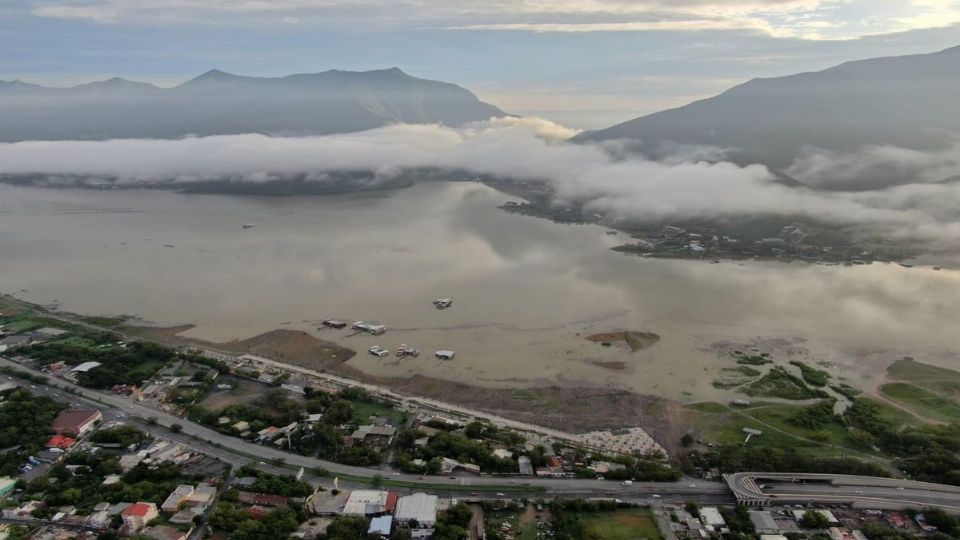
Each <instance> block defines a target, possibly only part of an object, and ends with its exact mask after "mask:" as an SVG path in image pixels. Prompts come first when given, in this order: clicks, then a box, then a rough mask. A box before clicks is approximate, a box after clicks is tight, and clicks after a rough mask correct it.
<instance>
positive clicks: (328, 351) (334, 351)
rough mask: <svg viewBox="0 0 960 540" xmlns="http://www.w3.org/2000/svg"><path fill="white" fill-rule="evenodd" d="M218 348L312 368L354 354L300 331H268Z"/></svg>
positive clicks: (322, 368)
mask: <svg viewBox="0 0 960 540" xmlns="http://www.w3.org/2000/svg"><path fill="white" fill-rule="evenodd" d="M219 348H223V349H226V350H230V351H235V352H242V353H251V354H257V355H260V356H266V357H267V358H272V359H274V360H280V361H282V362H287V363H290V364H294V365H296V366H300V367H305V368H307V369H313V370H316V371H325V370H329V369H332V368H334V367H336V366H339V365H340V364H342V363H344V362H346V361H347V360H349V359H351V358H353V356H354V355H355V354H356V353H355V352H354V351H353V350H351V349H347V348H346V347H341V346H340V345H337V344H336V343H331V342H329V341H324V340H322V339H317V338H315V337H313V336H311V335H310V334H308V333H306V332H303V331H300V330H271V331H270V332H266V333H263V334H260V335H259V336H254V337H252V338H250V339H244V340H242V341H232V342H230V343H223V344H221V345H219Z"/></svg>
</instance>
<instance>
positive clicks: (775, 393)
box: [743, 367, 826, 400]
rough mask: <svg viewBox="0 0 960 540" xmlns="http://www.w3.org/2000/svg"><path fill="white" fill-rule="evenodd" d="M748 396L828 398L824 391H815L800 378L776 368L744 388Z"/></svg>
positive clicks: (799, 398) (796, 398)
mask: <svg viewBox="0 0 960 540" xmlns="http://www.w3.org/2000/svg"><path fill="white" fill-rule="evenodd" d="M743 393H745V394H747V395H748V396H761V397H776V398H782V399H794V400H803V399H812V398H817V397H826V394H825V393H824V392H823V391H822V390H814V389H812V388H810V387H809V386H807V385H806V383H804V382H803V380H801V379H800V378H799V377H795V376H793V375H791V374H790V373H788V372H787V371H786V370H785V369H783V368H780V367H775V368H773V369H771V370H770V371H769V372H768V373H767V374H766V375H764V376H763V377H761V378H760V379H759V380H757V381H755V382H752V383H750V384H749V385H747V386H745V387H744V388H743Z"/></svg>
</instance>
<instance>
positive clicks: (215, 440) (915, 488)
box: [0, 357, 960, 513]
mask: <svg viewBox="0 0 960 540" xmlns="http://www.w3.org/2000/svg"><path fill="white" fill-rule="evenodd" d="M0 365H6V366H10V367H15V368H17V369H21V370H26V371H31V372H34V373H36V374H40V375H45V374H43V373H41V372H39V371H36V370H32V369H30V368H27V367H25V366H23V365H21V364H17V363H16V362H13V361H11V360H9V359H6V358H3V357H0ZM50 383H51V384H50V385H48V386H44V385H36V386H34V387H33V388H32V390H33V391H34V392H38V393H43V394H49V395H52V396H53V397H55V398H58V399H61V400H65V401H70V402H73V403H80V404H82V405H83V406H95V407H97V408H99V409H100V410H101V411H103V413H104V417H105V418H106V419H108V420H120V421H127V422H131V423H138V424H140V426H141V427H142V428H143V429H145V430H147V431H150V432H152V433H153V434H154V435H158V436H162V437H165V438H168V439H172V440H175V441H177V442H181V443H183V444H185V445H187V446H189V447H191V448H194V449H195V450H197V451H200V452H203V453H205V454H209V455H211V456H215V457H218V458H220V459H222V460H224V461H226V462H228V463H231V464H234V465H242V464H245V463H250V462H251V461H255V462H256V461H259V464H258V466H259V467H260V468H262V469H264V470H268V471H271V472H275V473H289V469H286V468H283V467H278V466H276V465H272V464H271V463H270V462H272V461H273V460H275V459H278V458H279V459H283V460H284V461H285V462H286V463H287V464H288V465H292V466H294V467H304V468H305V469H306V470H307V471H310V470H311V469H314V468H318V467H319V468H323V469H326V470H327V471H329V472H330V473H331V474H332V475H336V476H346V477H348V478H347V482H344V484H345V485H347V486H349V485H351V484H352V482H349V477H351V476H353V477H360V478H371V477H373V476H374V475H381V476H383V477H384V478H386V479H388V480H399V481H404V482H410V483H412V484H413V485H412V486H411V487H410V488H399V489H397V490H398V491H406V490H407V489H410V490H415V489H423V490H428V491H434V492H443V493H444V494H448V495H452V496H459V497H464V498H467V497H471V496H474V494H475V492H474V491H473V490H474V489H476V488H477V487H480V486H486V487H487V489H490V488H489V486H497V489H499V490H500V492H502V493H503V495H502V497H504V498H508V497H510V496H511V495H520V494H527V495H529V493H525V492H528V491H529V490H530V487H538V488H542V489H543V490H544V491H543V492H542V493H541V494H540V495H538V496H545V497H551V496H558V497H584V498H591V497H606V498H617V499H621V500H625V501H630V502H658V501H659V502H683V501H687V500H696V501H699V502H701V503H705V504H725V503H733V502H736V501H738V502H741V503H744V504H751V505H765V504H785V503H798V504H852V505H854V506H860V507H863V508H904V507H916V508H923V507H930V506H936V507H940V508H943V509H944V510H947V511H950V512H956V513H960V487H957V486H947V485H941V484H931V483H925V482H915V481H909V480H897V479H888V478H874V477H862V476H844V475H828V474H798V473H736V474H732V475H728V476H727V482H726V483H719V482H704V481H701V480H691V479H683V480H681V481H679V482H634V483H633V485H631V486H623V485H621V484H619V483H616V482H612V481H603V480H591V479H546V478H530V477H489V476H479V477H477V476H469V477H445V476H441V477H436V476H430V477H425V478H424V479H423V480H421V477H420V476H416V475H408V474H400V473H395V472H392V471H390V470H387V469H374V468H365V467H353V466H349V465H342V464H339V463H333V462H330V461H324V460H320V459H316V458H312V457H307V456H300V455H297V454H292V453H287V452H283V451H280V450H277V449H275V448H271V447H268V446H261V445H258V444H253V443H250V442H247V441H243V440H241V439H237V438H235V437H230V436H227V435H224V434H222V433H219V432H217V431H215V430H212V429H209V428H207V427H205V426H202V425H199V424H196V423H194V422H191V421H189V420H187V419H185V418H180V417H177V416H173V415H169V414H166V413H164V412H161V411H157V410H154V409H151V408H147V407H144V406H142V405H140V404H138V403H134V402H132V401H131V400H129V399H127V398H124V397H121V396H117V395H114V394H106V393H101V392H97V391H93V390H89V389H85V388H82V387H79V386H77V385H74V384H71V383H69V382H67V381H64V380H61V379H53V378H50ZM24 384H29V383H24ZM63 388H70V389H71V391H72V392H75V393H66V392H63V391H62V389H63ZM150 417H154V418H156V420H157V422H156V424H157V425H151V424H148V423H147V422H145V421H144V419H146V418H150ZM173 424H179V425H181V426H182V432H181V433H179V434H177V433H172V432H170V431H169V430H168V429H166V428H169V426H171V425H173ZM314 481H315V482H322V483H329V482H330V479H324V480H322V481H319V480H318V479H314ZM416 484H420V486H416ZM391 489H395V488H392V487H391ZM484 495H485V496H492V495H493V494H492V493H490V492H484ZM497 496H501V495H497Z"/></svg>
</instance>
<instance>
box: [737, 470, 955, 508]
mask: <svg viewBox="0 0 960 540" xmlns="http://www.w3.org/2000/svg"><path fill="white" fill-rule="evenodd" d="M725 478H726V480H727V484H728V485H729V486H730V489H731V491H732V492H733V494H734V495H735V496H736V498H737V500H738V501H739V502H741V503H743V504H748V505H757V506H763V505H770V504H786V503H802V504H850V505H853V506H855V507H862V508H897V509H899V508H927V507H938V508H942V509H943V510H946V511H948V512H953V513H960V487H958V486H950V485H944V484H933V483H930V482H917V481H914V480H902V479H896V478H877V477H873V476H853V475H842V474H814V473H754V472H742V473H735V474H731V475H725Z"/></svg>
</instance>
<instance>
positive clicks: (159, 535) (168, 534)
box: [142, 525, 189, 540]
mask: <svg viewBox="0 0 960 540" xmlns="http://www.w3.org/2000/svg"><path fill="white" fill-rule="evenodd" d="M142 534H143V536H146V537H147V538H150V539H152V540H187V537H188V536H189V531H188V532H183V531H180V530H178V529H174V528H173V527H169V526H166V525H156V526H153V527H150V528H149V529H146V530H145V531H143V533H142Z"/></svg>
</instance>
